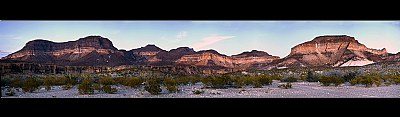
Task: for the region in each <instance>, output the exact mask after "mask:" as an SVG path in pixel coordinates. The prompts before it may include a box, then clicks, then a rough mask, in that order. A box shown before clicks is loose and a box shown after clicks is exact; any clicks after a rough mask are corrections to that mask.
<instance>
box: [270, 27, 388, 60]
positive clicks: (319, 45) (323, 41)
mask: <svg viewBox="0 0 400 117" xmlns="http://www.w3.org/2000/svg"><path fill="white" fill-rule="evenodd" d="M386 56H388V53H387V52H386V49H385V48H383V49H381V50H377V49H371V48H367V47H366V46H365V45H363V44H361V43H359V42H358V41H357V40H356V39H355V38H354V37H350V36H346V35H337V36H319V37H316V38H314V39H313V40H311V41H308V42H305V43H302V44H299V45H296V46H295V47H293V48H292V49H291V52H290V54H289V55H288V56H286V57H285V58H283V59H282V60H280V61H278V62H273V64H271V65H269V66H270V67H273V66H277V67H282V66H333V67H335V66H341V65H342V64H344V63H346V62H348V61H349V60H368V61H373V62H378V61H382V60H383V58H384V57H386ZM355 58H357V59H355Z"/></svg>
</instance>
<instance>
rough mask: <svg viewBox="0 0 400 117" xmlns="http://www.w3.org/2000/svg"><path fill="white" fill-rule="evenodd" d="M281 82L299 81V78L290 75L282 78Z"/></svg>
mask: <svg viewBox="0 0 400 117" xmlns="http://www.w3.org/2000/svg"><path fill="white" fill-rule="evenodd" d="M281 82H297V79H296V78H295V77H294V76H288V77H283V78H281Z"/></svg>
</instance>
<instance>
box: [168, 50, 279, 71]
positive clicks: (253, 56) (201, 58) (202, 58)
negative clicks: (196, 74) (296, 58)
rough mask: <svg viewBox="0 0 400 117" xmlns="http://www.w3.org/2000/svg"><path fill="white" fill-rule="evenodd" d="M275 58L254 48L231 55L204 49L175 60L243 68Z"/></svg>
mask: <svg viewBox="0 0 400 117" xmlns="http://www.w3.org/2000/svg"><path fill="white" fill-rule="evenodd" d="M276 59H279V57H277V56H272V55H269V54H268V53H266V52H262V51H255V50H253V51H251V52H244V53H241V54H239V55H233V56H226V55H222V54H219V53H218V52H216V51H215V50H206V51H200V52H198V53H197V54H192V55H185V56H183V57H181V58H180V59H178V60H176V62H177V63H180V64H190V65H196V66H223V67H226V68H238V69H245V68H247V67H249V66H250V65H251V64H255V63H269V62H272V61H273V60H276Z"/></svg>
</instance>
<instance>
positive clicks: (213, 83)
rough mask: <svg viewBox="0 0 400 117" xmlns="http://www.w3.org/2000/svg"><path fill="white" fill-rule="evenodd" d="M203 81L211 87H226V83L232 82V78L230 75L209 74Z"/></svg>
mask: <svg viewBox="0 0 400 117" xmlns="http://www.w3.org/2000/svg"><path fill="white" fill-rule="evenodd" d="M202 82H203V83H204V84H205V85H206V86H210V87H211V88H225V85H229V84H231V83H232V80H231V78H230V77H229V76H207V77H205V78H203V80H202Z"/></svg>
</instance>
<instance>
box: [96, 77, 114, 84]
mask: <svg viewBox="0 0 400 117" xmlns="http://www.w3.org/2000/svg"><path fill="white" fill-rule="evenodd" d="M99 83H100V84H102V85H114V84H115V81H114V79H113V78H111V77H110V76H101V77H100V79H99Z"/></svg>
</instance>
